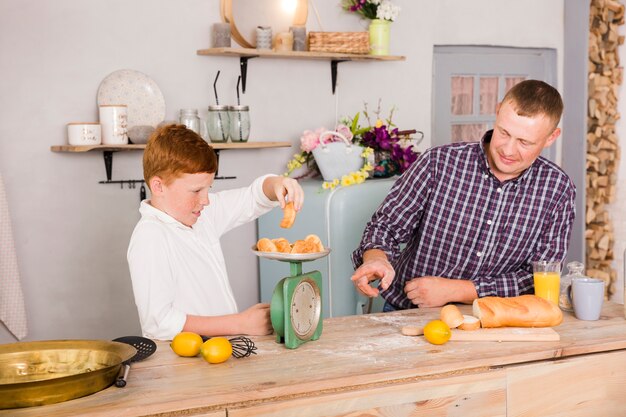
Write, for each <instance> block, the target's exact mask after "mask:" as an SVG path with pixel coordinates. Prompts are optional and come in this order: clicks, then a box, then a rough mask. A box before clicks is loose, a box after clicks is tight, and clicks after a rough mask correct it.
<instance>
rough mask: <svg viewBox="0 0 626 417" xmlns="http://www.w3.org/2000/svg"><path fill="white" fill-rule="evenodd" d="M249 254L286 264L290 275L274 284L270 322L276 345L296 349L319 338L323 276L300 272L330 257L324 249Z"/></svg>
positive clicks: (316, 273)
mask: <svg viewBox="0 0 626 417" xmlns="http://www.w3.org/2000/svg"><path fill="white" fill-rule="evenodd" d="M252 250H253V251H254V253H255V254H257V255H258V256H260V257H262V258H266V259H272V260H277V261H281V262H289V269H290V275H289V276H288V277H285V278H282V279H281V280H280V281H278V283H277V284H276V287H275V288H274V292H273V294H272V301H271V303H270V318H271V321H272V327H273V328H274V332H275V333H276V342H277V343H284V344H285V347H287V348H289V349H295V348H297V347H298V346H300V345H302V344H303V343H306V342H308V341H311V340H317V339H319V338H320V336H321V335H322V274H321V273H320V272H319V271H311V272H304V273H303V272H302V263H303V262H307V261H313V260H315V259H319V258H323V257H325V256H327V255H328V254H329V253H330V249H329V248H326V249H325V250H324V251H323V252H316V253H302V254H290V253H278V252H259V251H257V250H256V247H253V248H252Z"/></svg>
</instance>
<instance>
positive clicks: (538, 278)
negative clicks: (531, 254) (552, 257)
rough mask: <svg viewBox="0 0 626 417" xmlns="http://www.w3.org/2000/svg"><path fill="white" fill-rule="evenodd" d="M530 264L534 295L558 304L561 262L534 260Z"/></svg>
mask: <svg viewBox="0 0 626 417" xmlns="http://www.w3.org/2000/svg"><path fill="white" fill-rule="evenodd" d="M532 264H533V280H534V282H535V295H536V296H537V297H541V298H544V299H546V300H548V301H552V302H553V303H554V304H556V305H558V304H559V293H560V284H561V262H555V261H536V262H533V263H532Z"/></svg>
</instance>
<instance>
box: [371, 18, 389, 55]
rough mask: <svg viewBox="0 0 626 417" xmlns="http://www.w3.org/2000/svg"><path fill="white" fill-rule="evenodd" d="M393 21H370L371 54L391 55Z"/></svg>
mask: <svg viewBox="0 0 626 417" xmlns="http://www.w3.org/2000/svg"><path fill="white" fill-rule="evenodd" d="M390 30H391V21H389V20H381V19H373V20H372V21H371V22H370V28H369V32H370V55H389V32H390Z"/></svg>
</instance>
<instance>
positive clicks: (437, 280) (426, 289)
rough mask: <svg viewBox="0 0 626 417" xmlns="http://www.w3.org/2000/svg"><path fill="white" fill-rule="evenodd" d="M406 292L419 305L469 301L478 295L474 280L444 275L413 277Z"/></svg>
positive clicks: (432, 305) (440, 304)
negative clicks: (451, 277) (445, 276)
mask: <svg viewBox="0 0 626 417" xmlns="http://www.w3.org/2000/svg"><path fill="white" fill-rule="evenodd" d="M404 292H405V293H406V296H407V298H408V299H409V300H411V302H412V303H413V304H414V305H416V306H418V307H441V306H443V305H446V304H447V303H451V302H461V303H469V302H471V301H473V300H474V299H475V298H477V297H478V295H477V294H476V288H475V287H474V283H473V282H472V281H468V280H463V279H450V278H442V277H418V278H413V279H412V280H410V281H407V283H406V284H405V285H404Z"/></svg>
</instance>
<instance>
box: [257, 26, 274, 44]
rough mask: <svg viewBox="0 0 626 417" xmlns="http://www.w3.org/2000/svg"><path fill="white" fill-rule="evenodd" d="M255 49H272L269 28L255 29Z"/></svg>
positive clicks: (270, 30)
mask: <svg viewBox="0 0 626 417" xmlns="http://www.w3.org/2000/svg"><path fill="white" fill-rule="evenodd" d="M256 49H272V27H271V26H258V27H257V28H256Z"/></svg>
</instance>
